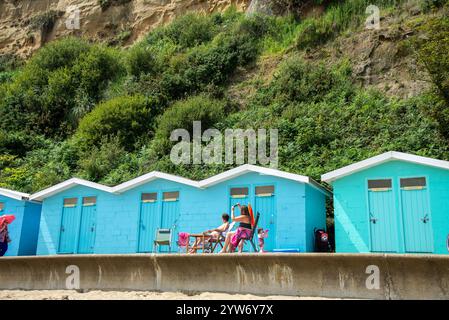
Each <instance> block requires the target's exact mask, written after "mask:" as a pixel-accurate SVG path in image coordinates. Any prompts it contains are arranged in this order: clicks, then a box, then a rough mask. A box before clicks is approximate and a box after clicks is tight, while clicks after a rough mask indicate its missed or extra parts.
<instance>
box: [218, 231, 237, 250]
mask: <svg viewBox="0 0 449 320" xmlns="http://www.w3.org/2000/svg"><path fill="white" fill-rule="evenodd" d="M234 234H235V231H230V232H228V233H227V234H226V238H225V243H224V245H223V249H221V250H220V252H219V253H225V252H229V250H228V247H229V245H230V243H231V239H232V236H233V235H234Z"/></svg>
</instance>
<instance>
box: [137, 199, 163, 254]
mask: <svg viewBox="0 0 449 320" xmlns="http://www.w3.org/2000/svg"><path fill="white" fill-rule="evenodd" d="M157 209H158V203H157V193H155V192H154V193H143V194H142V198H141V205H140V220H139V248H138V252H151V251H152V250H153V241H154V235H155V233H156V228H157V226H158V224H159V217H160V216H159V215H158V210H157Z"/></svg>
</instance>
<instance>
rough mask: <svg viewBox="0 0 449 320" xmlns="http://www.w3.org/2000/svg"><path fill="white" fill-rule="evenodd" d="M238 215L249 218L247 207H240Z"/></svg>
mask: <svg viewBox="0 0 449 320" xmlns="http://www.w3.org/2000/svg"><path fill="white" fill-rule="evenodd" d="M240 213H241V214H242V216H249V210H248V207H247V206H241V208H240Z"/></svg>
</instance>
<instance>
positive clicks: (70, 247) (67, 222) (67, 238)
mask: <svg viewBox="0 0 449 320" xmlns="http://www.w3.org/2000/svg"><path fill="white" fill-rule="evenodd" d="M77 202H78V199H77V198H67V199H64V204H63V208H62V221H61V228H60V233H59V248H58V253H74V252H75V241H76V229H77V225H78V210H77Z"/></svg>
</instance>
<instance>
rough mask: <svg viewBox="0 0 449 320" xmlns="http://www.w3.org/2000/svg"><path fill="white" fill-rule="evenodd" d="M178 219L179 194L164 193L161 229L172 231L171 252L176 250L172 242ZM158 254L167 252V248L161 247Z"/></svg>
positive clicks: (176, 192)
mask: <svg viewBox="0 0 449 320" xmlns="http://www.w3.org/2000/svg"><path fill="white" fill-rule="evenodd" d="M178 219H179V192H178V191H175V192H164V193H163V194H162V216H161V224H160V228H161V229H171V230H172V246H171V249H172V250H177V249H176V244H175V242H174V241H173V239H174V235H175V234H176V229H177V228H176V226H177V223H178ZM159 251H160V252H168V247H167V246H161V247H160V250H159Z"/></svg>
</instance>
